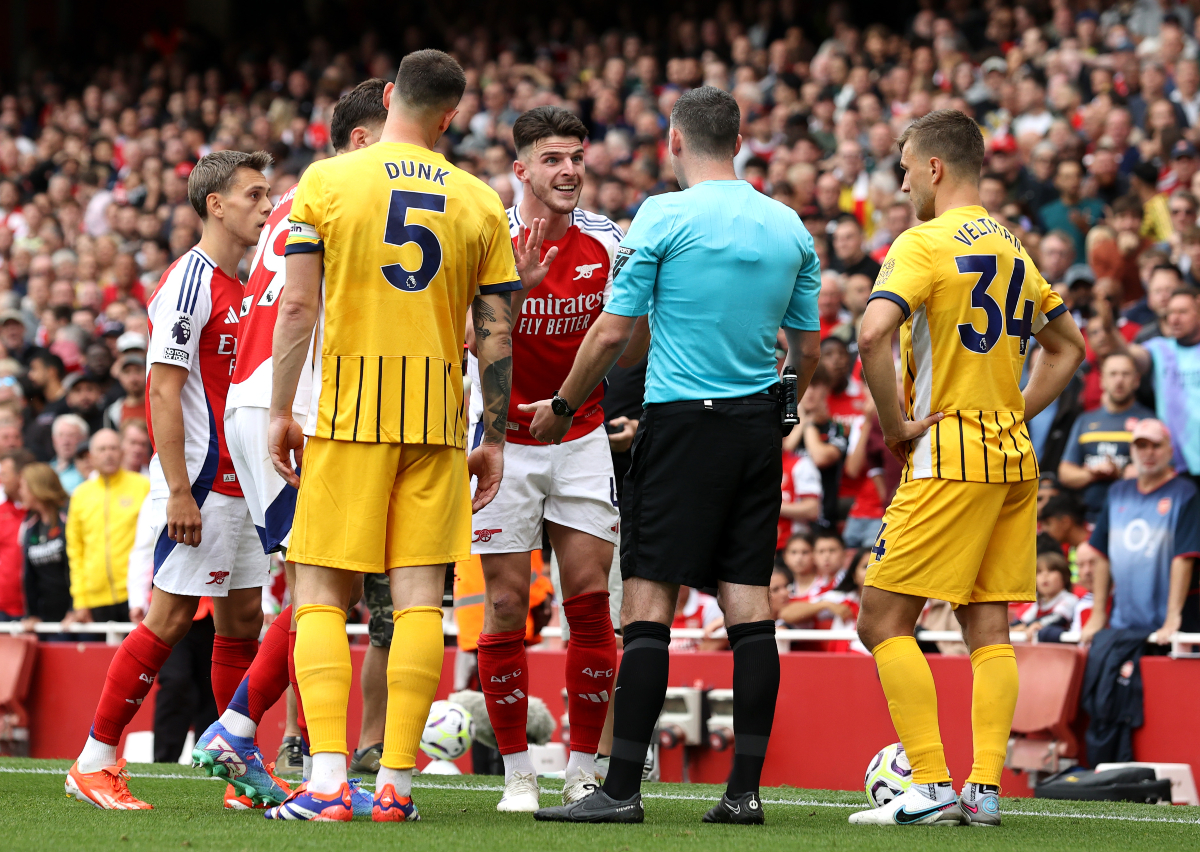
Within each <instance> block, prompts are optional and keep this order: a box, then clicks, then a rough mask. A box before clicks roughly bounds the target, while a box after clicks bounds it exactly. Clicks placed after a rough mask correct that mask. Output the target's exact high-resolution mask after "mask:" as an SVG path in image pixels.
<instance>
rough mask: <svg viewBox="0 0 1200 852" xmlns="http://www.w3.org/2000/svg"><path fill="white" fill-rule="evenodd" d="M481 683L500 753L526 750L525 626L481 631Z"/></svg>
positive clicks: (527, 703) (527, 688)
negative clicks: (497, 630) (508, 629)
mask: <svg viewBox="0 0 1200 852" xmlns="http://www.w3.org/2000/svg"><path fill="white" fill-rule="evenodd" d="M479 683H480V685H481V686H482V687H483V694H484V697H485V698H486V699H487V708H488V718H489V719H490V720H491V722H492V729H493V730H494V731H495V732H496V745H497V746H498V747H499V749H500V753H501V754H516V753H517V752H520V751H526V750H527V749H528V748H529V738H528V736H527V735H526V732H525V730H526V725H527V724H528V720H529V698H528V696H529V667H528V666H527V665H526V661H525V628H523V627H522V628H521V629H520V630H510V631H508V632H507V633H481V634H480V636H479ZM601 723H603V715H602V716H601Z"/></svg>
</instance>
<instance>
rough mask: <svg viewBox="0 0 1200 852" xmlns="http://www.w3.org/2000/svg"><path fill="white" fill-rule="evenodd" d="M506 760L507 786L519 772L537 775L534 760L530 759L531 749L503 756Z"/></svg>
mask: <svg viewBox="0 0 1200 852" xmlns="http://www.w3.org/2000/svg"><path fill="white" fill-rule="evenodd" d="M501 757H503V758H504V783H505V784H507V783H508V782H509V779H511V778H512V777H513V774H514V773H517V772H528V773H529V774H530V775H536V774H537V773H535V772H534V771H533V760H532V759H531V758H530V757H529V749H525V751H518V752H513V753H512V754H505V755H501Z"/></svg>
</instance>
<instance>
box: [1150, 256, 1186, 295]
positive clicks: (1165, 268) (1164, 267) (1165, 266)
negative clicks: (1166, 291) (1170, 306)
mask: <svg viewBox="0 0 1200 852" xmlns="http://www.w3.org/2000/svg"><path fill="white" fill-rule="evenodd" d="M1155 272H1170V273H1171V274H1172V275H1174V276H1175V278H1176V280H1178V281H1183V272H1182V271H1180V269H1179V267H1178V266H1176V265H1175V264H1173V263H1159V264H1156V265H1155V267H1154V268H1153V269H1151V270H1150V275H1153V274H1154V273H1155ZM1150 275H1148V276H1146V277H1147V278H1149V277H1150ZM1171 295H1175V294H1174V293H1172V294H1171Z"/></svg>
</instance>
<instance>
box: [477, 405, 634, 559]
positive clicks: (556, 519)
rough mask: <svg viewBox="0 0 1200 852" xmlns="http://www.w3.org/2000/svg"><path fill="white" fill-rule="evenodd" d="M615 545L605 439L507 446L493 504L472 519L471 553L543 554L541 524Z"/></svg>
mask: <svg viewBox="0 0 1200 852" xmlns="http://www.w3.org/2000/svg"><path fill="white" fill-rule="evenodd" d="M543 520H546V521H550V522H551V523H554V524H561V525H562V526H564V527H569V528H570V529H573V530H580V531H581V532H585V533H589V534H590V535H594V536H596V538H600V539H604V540H605V541H609V542H612V543H613V544H617V543H618V542H620V540H621V536H620V526H621V515H620V512H618V511H617V483H616V480H615V479H614V478H613V466H612V455H611V454H610V452H609V449H608V433H606V432H605V431H604V427H603V426H597V427H596V429H595V430H593V431H592V432H589V433H588V434H586V435H584V436H583V437H581V438H576V439H575V440H574V441H565V442H563V443H561V444H506V445H505V447H504V479H503V480H502V481H501V482H500V491H499V492H498V493H497V494H496V498H495V499H494V500H492V502H491V503H489V504H488V505H487V506H485V507H484V508H483V509H481V510H480V511H479V512H477V513H476V514H475V520H474V535H473V536H472V543H471V553H473V554H475V553H527V552H529V551H531V550H541V548H542V521H543Z"/></svg>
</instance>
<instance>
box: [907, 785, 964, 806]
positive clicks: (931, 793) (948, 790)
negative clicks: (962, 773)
mask: <svg viewBox="0 0 1200 852" xmlns="http://www.w3.org/2000/svg"><path fill="white" fill-rule="evenodd" d="M912 789H915V790H916V791H917V792H918V793H920V794H921V795H922V796H924V797H925V798H926V799H931V800H933V801H935V802H948V801H950V800H951V799H953V798H955V797H956V795H957V794H956V793H955V792H954V783H953V782H951V781H943V782H942V783H940V784H913V785H912Z"/></svg>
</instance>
